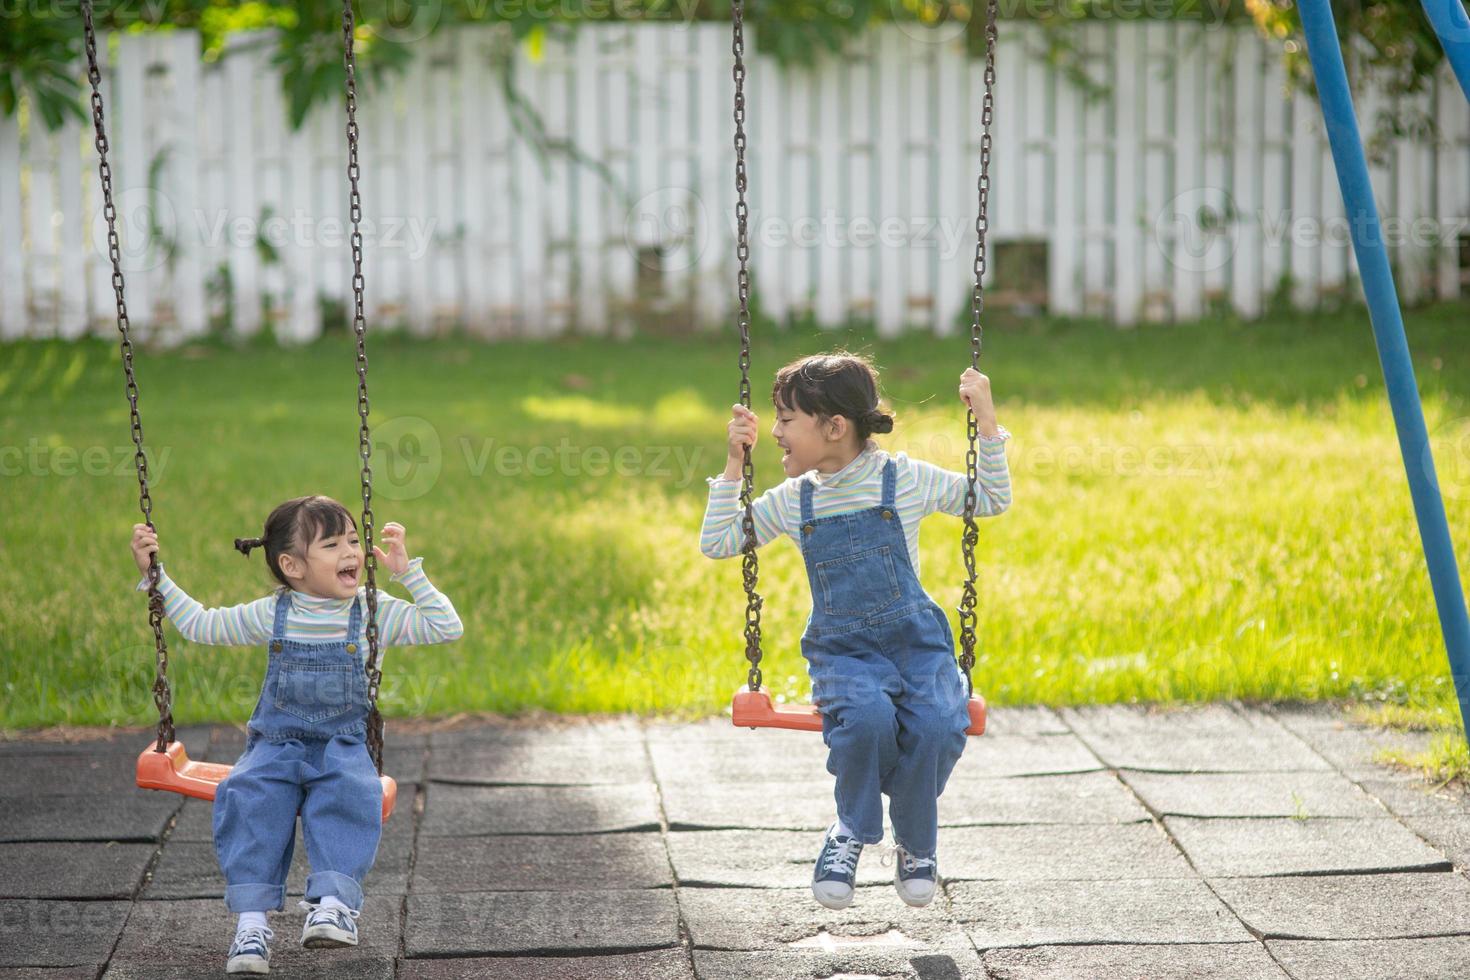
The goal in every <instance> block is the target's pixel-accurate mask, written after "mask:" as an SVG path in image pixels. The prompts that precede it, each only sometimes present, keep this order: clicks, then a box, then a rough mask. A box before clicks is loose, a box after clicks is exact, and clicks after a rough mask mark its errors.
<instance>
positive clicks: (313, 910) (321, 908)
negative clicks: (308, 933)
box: [296, 899, 362, 919]
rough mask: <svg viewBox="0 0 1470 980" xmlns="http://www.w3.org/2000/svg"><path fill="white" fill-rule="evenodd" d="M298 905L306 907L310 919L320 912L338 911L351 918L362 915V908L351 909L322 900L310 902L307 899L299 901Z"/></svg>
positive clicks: (300, 907)
mask: <svg viewBox="0 0 1470 980" xmlns="http://www.w3.org/2000/svg"><path fill="white" fill-rule="evenodd" d="M296 907H297V908H299V909H304V910H305V911H306V917H307V918H308V919H309V918H311V917H312V916H313V915H316V914H317V913H318V912H336V913H340V914H342V915H345V916H347V917H348V918H350V919H356V918H357V917H358V916H359V915H362V910H361V909H350V908H347V907H346V906H344V905H323V904H322V903H320V902H308V901H306V900H305V899H302V900H301V901H299V902H297V903H296Z"/></svg>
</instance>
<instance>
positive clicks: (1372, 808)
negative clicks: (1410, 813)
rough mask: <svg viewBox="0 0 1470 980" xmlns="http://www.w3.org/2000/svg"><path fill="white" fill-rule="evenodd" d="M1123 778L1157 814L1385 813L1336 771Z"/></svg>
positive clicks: (1149, 774)
mask: <svg viewBox="0 0 1470 980" xmlns="http://www.w3.org/2000/svg"><path fill="white" fill-rule="evenodd" d="M1123 779H1124V780H1125V781H1126V782H1127V783H1128V785H1129V786H1131V787H1132V788H1133V790H1134V792H1136V793H1137V794H1138V795H1139V796H1140V797H1142V798H1143V801H1144V802H1145V803H1147V804H1148V805H1149V806H1150V807H1152V808H1153V809H1154V810H1156V811H1158V812H1159V813H1163V814H1168V815H1170V816H1196V817H1301V818H1306V817H1359V818H1364V819H1372V818H1379V817H1383V816H1384V811H1383V808H1382V807H1381V806H1379V805H1378V803H1377V802H1376V801H1375V800H1373V798H1372V797H1370V796H1368V795H1367V794H1366V793H1364V792H1363V791H1362V790H1360V789H1358V787H1357V786H1356V785H1354V784H1353V782H1352V780H1350V779H1348V778H1347V777H1345V776H1341V775H1339V774H1337V773H1335V772H1289V773H1275V772H1256V773H1197V774H1196V773H1189V774H1185V773H1152V772H1134V771H1131V770H1130V771H1125V772H1124V773H1123Z"/></svg>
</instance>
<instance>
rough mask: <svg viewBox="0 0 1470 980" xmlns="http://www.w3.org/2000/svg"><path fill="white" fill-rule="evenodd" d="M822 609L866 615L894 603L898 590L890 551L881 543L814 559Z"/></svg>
mask: <svg viewBox="0 0 1470 980" xmlns="http://www.w3.org/2000/svg"><path fill="white" fill-rule="evenodd" d="M816 568H817V586H818V588H819V589H820V591H821V593H822V596H821V599H822V610H823V612H826V613H828V614H829V615H833V616H869V615H872V614H873V613H878V612H882V611H883V610H884V609H885V608H886V607H888V606H891V605H893V603H894V602H895V601H896V600H897V599H898V597H899V595H900V593H899V589H898V573H897V572H896V571H895V570H894V567H893V552H892V551H891V550H890V549H889V548H888V546H887V545H884V546H883V547H880V548H869V549H868V550H867V551H859V552H856V553H854V554H851V555H844V556H843V557H841V558H833V559H832V560H831V561H822V562H817V566H816Z"/></svg>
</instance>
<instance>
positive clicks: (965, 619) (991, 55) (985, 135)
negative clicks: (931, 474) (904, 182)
mask: <svg viewBox="0 0 1470 980" xmlns="http://www.w3.org/2000/svg"><path fill="white" fill-rule="evenodd" d="M997 13H998V11H997V0H989V2H988V3H987V4H986V8H985V100H984V103H983V104H982V108H981V112H980V178H979V180H978V182H977V189H978V191H979V196H980V206H979V210H978V211H977V212H976V215H975V289H974V292H973V293H971V296H970V310H971V313H972V314H973V317H972V319H971V322H970V366H971V367H972V368H975V369H977V370H978V369H979V367H980V346H981V339H982V337H983V330H982V328H981V326H980V317H981V314H982V313H983V312H984V311H985V295H984V292H983V288H984V283H985V233H986V231H987V230H988V229H989V226H990V220H989V211H988V208H989V204H990V124H991V120H992V117H993V116H994V113H995V42H996V35H997V27H996V19H997ZM965 427H966V431H967V434H968V436H969V446H968V448H967V450H966V452H965V514H964V522H965V528H964V532H963V533H962V534H961V536H960V547H961V551H962V552H963V554H964V560H965V587H964V594H963V596H962V597H961V598H960V606H959V613H960V658H959V659H960V669H961V670H962V671H964V674H965V687H966V689H967V690H968V691H969V693H970V694H974V693H975V683H974V681H973V680H972V679H971V677H970V671H971V670H972V669H973V668H974V666H975V619H976V616H975V606H976V593H975V545H976V544H977V543H978V542H979V540H980V529H979V528H978V527H976V526H975V509H976V506H977V505H978V504H979V500H978V498H977V496H976V493H975V483H976V481H977V480H978V479H979V477H980V450H979V439H980V427H979V424H978V422H977V421H976V420H975V413H974V412H973V411H969V410H967V411H966V422H965Z"/></svg>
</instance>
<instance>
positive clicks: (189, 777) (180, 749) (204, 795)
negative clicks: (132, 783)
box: [138, 742, 398, 822]
mask: <svg viewBox="0 0 1470 980" xmlns="http://www.w3.org/2000/svg"><path fill="white" fill-rule="evenodd" d="M157 744H158V743H156V742H153V743H150V744H149V746H148V748H146V749H144V750H143V751H142V752H140V753H139V754H138V785H139V786H141V787H143V788H144V789H157V790H163V791H164V792H165V793H179V794H181V795H183V796H192V797H194V798H195V799H196V800H212V799H214V794H215V792H216V791H217V790H218V789H219V784H220V783H221V782H223V781H224V778H225V777H226V776H228V775H229V774H230V768H231V767H230V766H227V765H223V764H222V763H218V762H195V761H193V760H192V759H190V758H189V753H187V752H185V751H184V743H183V742H170V743H168V748H167V749H166V750H164V751H163V752H159V751H158V750H157V748H156V746H157ZM378 778H379V779H381V780H382V781H383V820H384V822H386V821H387V819H388V815H389V814H391V813H392V812H393V804H394V803H397V802H398V784H397V783H395V782H394V781H393V777H392V776H379V777H378Z"/></svg>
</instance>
